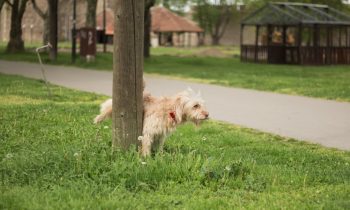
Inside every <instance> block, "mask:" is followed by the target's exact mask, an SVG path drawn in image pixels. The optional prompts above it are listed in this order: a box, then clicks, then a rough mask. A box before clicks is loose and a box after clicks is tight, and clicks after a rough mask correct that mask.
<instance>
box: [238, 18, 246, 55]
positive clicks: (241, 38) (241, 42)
mask: <svg viewBox="0 0 350 210" xmlns="http://www.w3.org/2000/svg"><path fill="white" fill-rule="evenodd" d="M243 32H244V25H243V24H241V31H240V33H241V34H240V44H241V61H245V59H246V58H247V55H246V54H244V53H243ZM243 54H244V55H243Z"/></svg>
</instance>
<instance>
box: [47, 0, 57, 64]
mask: <svg viewBox="0 0 350 210" xmlns="http://www.w3.org/2000/svg"><path fill="white" fill-rule="evenodd" d="M48 7H49V22H50V32H49V34H50V35H49V40H50V44H51V45H52V48H51V49H50V60H51V61H55V60H56V58H57V36H58V33H57V28H58V27H57V24H58V14H57V13H58V0H52V1H50V2H49V5H48Z"/></svg>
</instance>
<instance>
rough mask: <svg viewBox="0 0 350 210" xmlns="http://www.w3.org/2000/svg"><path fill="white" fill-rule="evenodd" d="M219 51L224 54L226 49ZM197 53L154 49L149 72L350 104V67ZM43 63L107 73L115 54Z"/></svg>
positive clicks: (28, 57)
mask: <svg viewBox="0 0 350 210" xmlns="http://www.w3.org/2000/svg"><path fill="white" fill-rule="evenodd" d="M1 49H2V50H1ZM203 49H204V48H203ZM218 49H221V50H222V51H224V50H225V49H226V48H224V47H219V48H218ZM3 51H4V48H3V47H1V45H0V59H3V60H12V61H19V60H20V61H29V62H35V63H38V60H37V56H36V54H35V53H34V52H33V49H32V50H30V51H27V52H24V53H19V54H6V53H4V52H3ZM193 51H196V50H195V49H181V48H156V49H152V53H153V56H152V57H151V58H149V59H146V60H145V72H146V73H152V74H160V75H166V76H170V77H179V78H185V79H190V80H195V81H200V82H206V83H212V84H219V85H225V86H231V87H241V88H248V89H256V90H263V91H271V92H277V93H284V94H292V95H303V96H310V97H317V98H326V99H331V100H338V101H347V102H349V101H350V68H349V66H322V67H312V66H290V65H267V64H252V63H241V62H240V61H239V60H238V59H237V58H213V57H194V56H191V55H194V54H193V53H194V52H193ZM229 52H230V53H232V51H229ZM176 55H177V56H176ZM178 55H181V57H179V56H178ZM183 56H184V57H183ZM43 60H44V63H46V64H55V65H68V66H71V65H73V66H77V67H81V68H87V69H97V70H107V71H111V70H112V62H113V61H112V54H111V53H105V54H103V53H98V54H97V57H96V61H95V62H93V63H86V62H85V61H82V60H80V59H78V60H77V62H76V63H75V64H72V63H71V56H70V54H69V53H67V52H66V53H64V52H62V53H60V54H59V57H58V60H57V61H56V62H54V63H50V61H49V59H48V57H47V55H44V54H43Z"/></svg>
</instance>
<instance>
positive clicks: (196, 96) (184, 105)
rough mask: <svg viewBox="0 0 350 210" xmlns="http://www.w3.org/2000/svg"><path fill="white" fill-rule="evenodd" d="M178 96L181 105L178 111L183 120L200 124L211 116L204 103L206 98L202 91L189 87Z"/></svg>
mask: <svg viewBox="0 0 350 210" xmlns="http://www.w3.org/2000/svg"><path fill="white" fill-rule="evenodd" d="M177 96H178V100H179V104H180V105H179V106H178V110H177V111H176V112H177V115H178V116H177V117H180V119H181V121H191V122H194V123H195V124H199V123H200V122H201V121H203V120H206V119H208V118H209V112H208V111H207V109H206V107H205V105H204V100H203V99H202V97H201V95H200V93H195V92H194V91H193V90H192V89H190V88H188V89H187V90H186V91H183V92H181V93H179V94H178V95H177ZM180 115H181V116H180Z"/></svg>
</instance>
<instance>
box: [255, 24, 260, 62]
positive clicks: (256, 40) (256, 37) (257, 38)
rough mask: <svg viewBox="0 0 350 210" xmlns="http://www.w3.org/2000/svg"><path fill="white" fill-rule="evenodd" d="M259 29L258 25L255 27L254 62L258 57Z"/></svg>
mask: <svg viewBox="0 0 350 210" xmlns="http://www.w3.org/2000/svg"><path fill="white" fill-rule="evenodd" d="M259 29H260V25H257V26H256V27H255V50H254V51H255V52H254V60H255V62H258V58H259V57H258V55H259V46H258V45H259Z"/></svg>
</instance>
